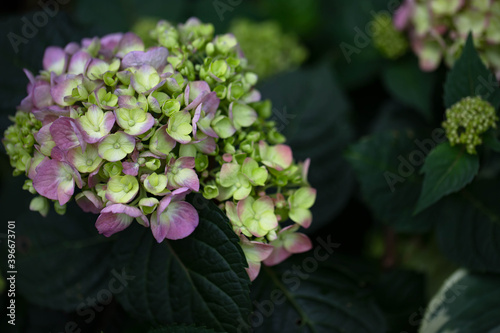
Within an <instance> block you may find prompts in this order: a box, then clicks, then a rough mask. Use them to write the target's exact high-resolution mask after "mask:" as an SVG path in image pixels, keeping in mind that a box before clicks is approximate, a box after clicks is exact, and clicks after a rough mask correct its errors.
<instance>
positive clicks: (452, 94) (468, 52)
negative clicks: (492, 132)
mask: <svg viewBox="0 0 500 333" xmlns="http://www.w3.org/2000/svg"><path fill="white" fill-rule="evenodd" d="M467 96H481V98H483V99H484V100H486V101H488V102H490V103H491V105H493V106H494V107H495V109H498V107H500V89H498V81H497V80H496V78H495V75H493V73H492V72H491V71H490V70H488V69H487V68H486V66H485V65H484V63H483V62H482V60H481V58H480V57H479V54H478V53H477V51H476V49H475V48H474V42H473V40H472V34H469V38H467V42H466V43H465V47H464V49H463V51H462V54H461V56H460V58H459V59H458V60H457V62H456V63H455V65H454V66H453V69H452V70H451V71H450V72H449V73H448V76H447V78H446V83H445V86H444V104H445V106H446V108H449V107H450V106H452V105H453V104H455V103H456V102H458V101H460V100H461V99H462V98H465V97H467Z"/></svg>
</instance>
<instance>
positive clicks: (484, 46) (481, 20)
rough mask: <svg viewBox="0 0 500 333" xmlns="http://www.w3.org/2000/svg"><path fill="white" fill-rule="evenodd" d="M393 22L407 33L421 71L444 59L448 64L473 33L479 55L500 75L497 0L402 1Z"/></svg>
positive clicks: (430, 69) (458, 54)
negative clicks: (470, 33)
mask: <svg viewBox="0 0 500 333" xmlns="http://www.w3.org/2000/svg"><path fill="white" fill-rule="evenodd" d="M394 24H395V26H396V28H397V29H398V30H401V31H406V32H407V33H408V36H409V39H410V43H411V47H412V49H413V51H414V52H415V54H416V55H417V56H418V57H419V60H420V67H421V68H422V70H425V71H433V70H434V69H436V68H437V67H438V66H439V64H440V63H441V61H442V60H443V59H444V61H445V62H446V64H447V65H448V66H449V67H451V66H452V65H453V63H454V62H455V60H456V59H458V57H459V56H460V53H461V50H462V48H463V47H464V45H465V41H466V40H467V35H468V34H469V32H472V35H473V37H474V43H475V46H476V49H477V50H478V52H479V54H480V56H481V58H482V59H483V61H484V62H485V63H486V64H487V65H488V66H489V67H490V68H491V69H492V70H493V71H494V72H495V73H496V76H497V78H500V58H499V57H498V51H499V50H500V2H498V1H494V0H471V1H465V0H405V1H404V2H403V4H402V5H401V6H400V7H399V8H398V10H397V11H396V12H395V14H394Z"/></svg>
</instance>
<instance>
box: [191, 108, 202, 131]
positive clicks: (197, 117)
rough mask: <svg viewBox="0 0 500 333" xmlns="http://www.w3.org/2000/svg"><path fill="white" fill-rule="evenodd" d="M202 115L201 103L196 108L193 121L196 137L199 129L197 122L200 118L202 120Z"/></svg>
mask: <svg viewBox="0 0 500 333" xmlns="http://www.w3.org/2000/svg"><path fill="white" fill-rule="evenodd" d="M200 116H201V104H200V105H198V106H197V107H196V110H195V112H194V115H193V120H192V121H191V123H192V126H193V137H195V138H196V131H197V129H198V126H197V124H196V123H197V122H198V120H200Z"/></svg>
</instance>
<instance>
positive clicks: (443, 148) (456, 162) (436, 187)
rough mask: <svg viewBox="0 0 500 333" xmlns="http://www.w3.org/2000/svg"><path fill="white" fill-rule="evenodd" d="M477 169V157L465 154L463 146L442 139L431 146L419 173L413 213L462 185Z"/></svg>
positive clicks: (469, 179)
mask: <svg viewBox="0 0 500 333" xmlns="http://www.w3.org/2000/svg"><path fill="white" fill-rule="evenodd" d="M478 171H479V157H478V156H477V155H471V154H467V152H466V151H465V149H463V147H459V146H454V147H452V146H450V144H449V143H448V142H444V143H442V144H440V145H439V146H437V147H436V148H434V149H433V150H432V151H431V152H430V154H429V156H427V158H426V159H425V163H424V166H423V167H422V169H421V171H420V172H421V173H425V178H424V185H423V187H422V193H421V194H420V198H419V199H418V203H417V208H416V209H415V213H419V212H421V211H423V210H424V209H426V208H427V207H429V206H431V205H432V204H434V203H436V202H437V201H438V200H439V199H441V198H442V197H444V196H445V195H448V194H450V193H454V192H457V191H459V190H460V189H462V188H463V187H464V186H465V185H467V184H469V183H470V182H471V181H472V180H473V179H474V177H475V176H476V175H477V172H478Z"/></svg>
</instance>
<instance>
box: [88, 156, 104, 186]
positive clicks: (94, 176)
mask: <svg viewBox="0 0 500 333" xmlns="http://www.w3.org/2000/svg"><path fill="white" fill-rule="evenodd" d="M103 163H104V162H101V164H99V166H98V167H97V169H95V170H94V171H93V172H91V173H90V174H89V178H88V180H87V182H88V186H89V188H93V187H94V186H96V185H97V184H98V183H99V169H100V168H101V166H102V164H103Z"/></svg>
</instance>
